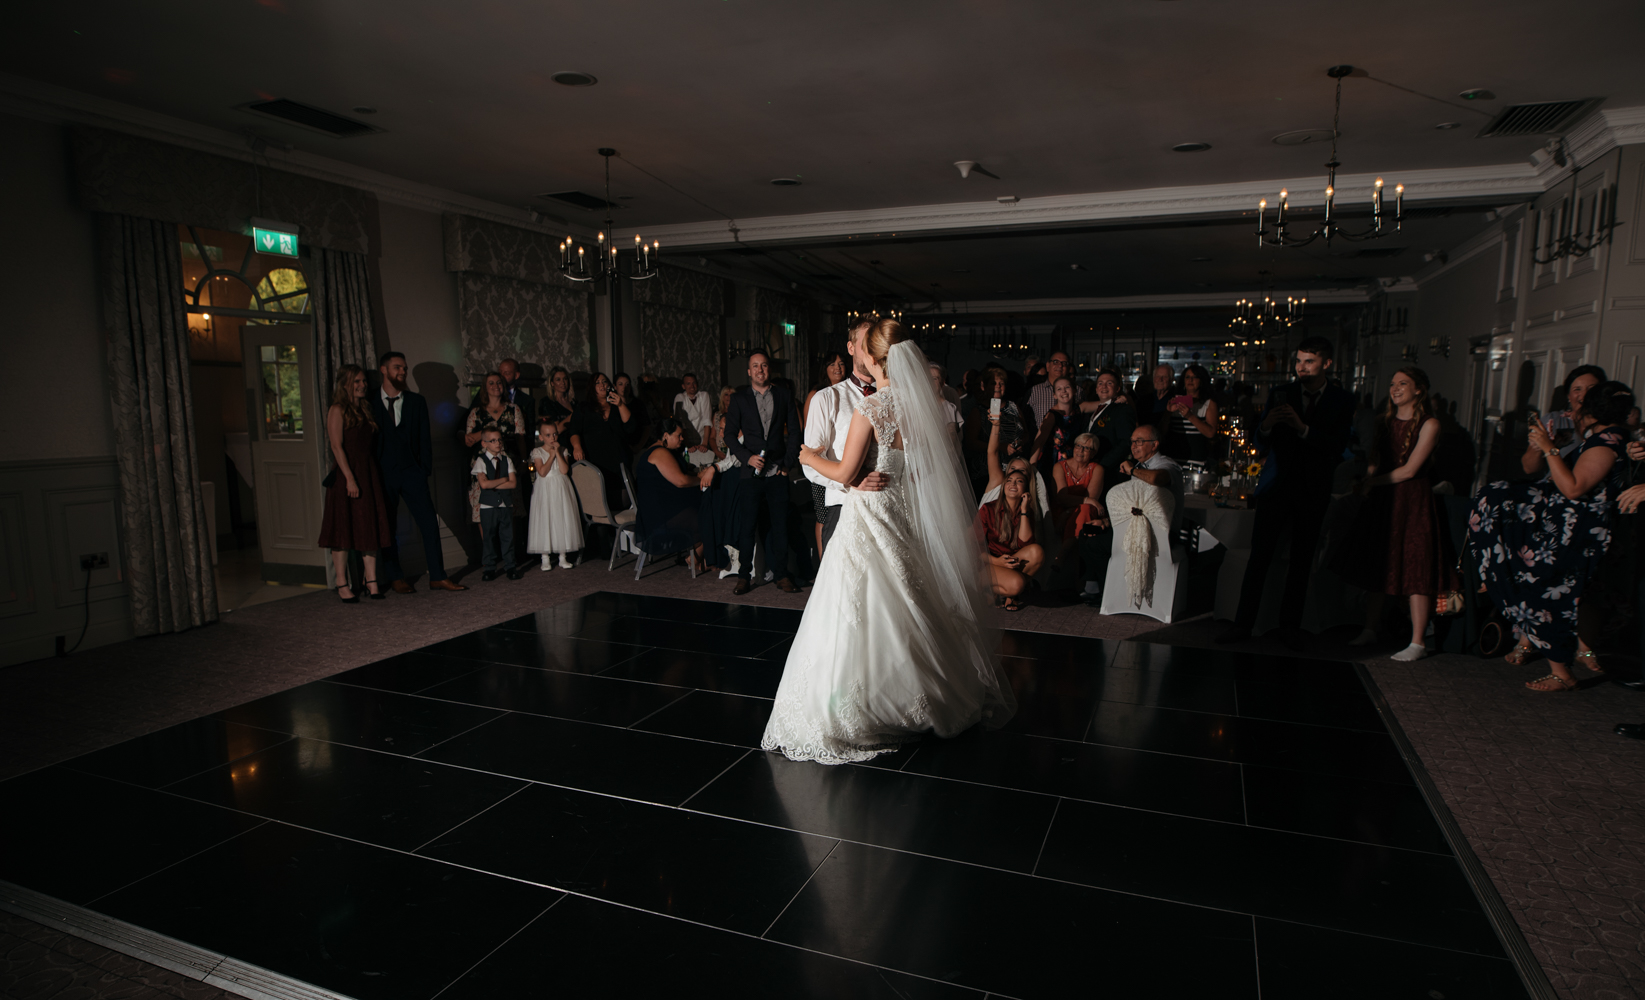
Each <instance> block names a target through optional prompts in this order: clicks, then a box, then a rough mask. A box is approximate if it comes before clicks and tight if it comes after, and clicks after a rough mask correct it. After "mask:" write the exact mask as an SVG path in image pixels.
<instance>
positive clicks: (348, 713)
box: [217, 681, 499, 754]
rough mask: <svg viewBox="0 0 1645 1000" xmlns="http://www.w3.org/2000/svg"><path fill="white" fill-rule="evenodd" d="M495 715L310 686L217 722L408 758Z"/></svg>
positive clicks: (388, 694)
mask: <svg viewBox="0 0 1645 1000" xmlns="http://www.w3.org/2000/svg"><path fill="white" fill-rule="evenodd" d="M498 714H499V713H498V712H496V711H493V710H492V709H488V708H475V707H473V706H470V705H453V704H451V703H450V702H444V701H435V700H433V699H430V698H418V697H415V696H413V695H409V694H399V693H397V692H393V691H375V690H372V689H370V688H362V687H354V686H353V685H349V684H332V683H330V682H328V681H315V682H314V683H312V684H304V685H303V686H302V687H296V688H292V689H291V690H289V691H281V692H280V693H279V694H272V695H269V696H268V697H267V698H259V699H257V700H256V701H253V702H248V703H246V704H244V705H237V706H235V707H234V708H231V709H229V710H228V711H226V712H218V713H217V717H218V718H220V719H224V720H227V721H229V722H238V723H241V724H243V725H247V726H261V727H262V728H264V729H273V730H277V731H279V732H282V733H293V734H295V735H297V736H307V737H309V738H311V739H317V740H329V741H331V742H334V743H349V744H352V745H354V746H358V747H366V748H369V749H373V750H389V751H393V752H394V753H402V754H414V753H417V752H419V751H422V750H426V749H428V748H429V747H431V746H433V745H434V744H436V743H439V742H440V741H441V740H446V739H450V738H451V737H453V736H456V735H457V734H458V733H460V732H463V731H464V730H466V729H473V728H474V727H475V726H478V725H480V724H481V723H483V722H485V721H487V720H489V719H494V718H496V717H497V716H498Z"/></svg>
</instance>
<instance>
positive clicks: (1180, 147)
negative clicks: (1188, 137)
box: [1171, 142, 1211, 153]
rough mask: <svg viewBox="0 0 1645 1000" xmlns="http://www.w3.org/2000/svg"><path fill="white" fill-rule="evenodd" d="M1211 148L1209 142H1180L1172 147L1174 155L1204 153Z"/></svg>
mask: <svg viewBox="0 0 1645 1000" xmlns="http://www.w3.org/2000/svg"><path fill="white" fill-rule="evenodd" d="M1210 148H1211V144H1210V143H1208V142H1179V143H1177V144H1176V145H1175V146H1172V147H1171V151H1172V152H1173V153H1203V152H1205V151H1206V150H1207V149H1210Z"/></svg>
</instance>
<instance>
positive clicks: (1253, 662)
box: [1114, 640, 1365, 694]
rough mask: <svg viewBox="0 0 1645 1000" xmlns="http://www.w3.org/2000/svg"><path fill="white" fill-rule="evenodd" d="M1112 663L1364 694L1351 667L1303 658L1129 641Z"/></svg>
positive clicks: (1351, 665) (1248, 681)
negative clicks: (1191, 671)
mask: <svg viewBox="0 0 1645 1000" xmlns="http://www.w3.org/2000/svg"><path fill="white" fill-rule="evenodd" d="M1114 663H1115V664H1116V665H1117V666H1125V667H1131V668H1135V669H1145V670H1183V669H1189V670H1200V671H1216V672H1218V673H1220V674H1222V675H1223V676H1228V677H1233V678H1234V679H1236V680H1238V681H1240V682H1242V683H1255V684H1275V685H1279V686H1282V687H1293V688H1296V687H1300V688H1306V689H1308V690H1310V691H1334V692H1337V693H1339V694H1363V693H1364V691H1365V688H1364V686H1363V685H1362V684H1361V683H1360V680H1359V673H1358V670H1357V668H1356V667H1355V666H1354V664H1352V663H1344V662H1342V661H1340V660H1319V659H1314V658H1312V657H1306V656H1285V655H1279V654H1274V653H1247V652H1239V651H1237V650H1230V649H1202V648H1199V647H1196V646H1167V645H1162V644H1160V643H1150V642H1134V641H1129V640H1128V641H1125V642H1122V643H1120V644H1119V649H1118V650H1117V651H1116V653H1115V656H1114Z"/></svg>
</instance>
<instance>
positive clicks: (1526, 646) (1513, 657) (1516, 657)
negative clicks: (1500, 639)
mask: <svg viewBox="0 0 1645 1000" xmlns="http://www.w3.org/2000/svg"><path fill="white" fill-rule="evenodd" d="M1531 659H1532V656H1531V644H1530V643H1528V642H1525V641H1523V640H1521V641H1520V643H1519V644H1518V645H1516V646H1515V647H1514V648H1513V649H1510V650H1508V655H1507V656H1504V657H1503V660H1505V661H1507V662H1508V663H1511V664H1513V665H1514V666H1516V667H1523V666H1524V665H1525V664H1527V663H1530V662H1531Z"/></svg>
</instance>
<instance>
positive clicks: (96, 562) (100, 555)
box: [80, 552, 109, 569]
mask: <svg viewBox="0 0 1645 1000" xmlns="http://www.w3.org/2000/svg"><path fill="white" fill-rule="evenodd" d="M80 568H81V569H108V568H109V554H108V553H107V552H88V553H86V554H85V555H83V556H81V557H80Z"/></svg>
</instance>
